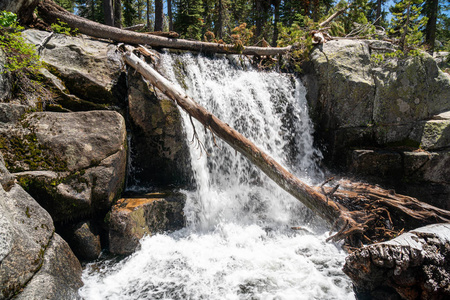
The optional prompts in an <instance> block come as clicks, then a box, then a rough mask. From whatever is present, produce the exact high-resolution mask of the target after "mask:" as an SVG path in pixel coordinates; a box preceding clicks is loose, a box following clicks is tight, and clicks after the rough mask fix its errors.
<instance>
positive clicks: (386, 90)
mask: <svg viewBox="0 0 450 300" xmlns="http://www.w3.org/2000/svg"><path fill="white" fill-rule="evenodd" d="M392 47H393V46H392V45H391V44H389V43H386V42H381V41H354V40H340V41H330V42H327V43H325V44H323V46H321V47H317V48H316V49H315V50H314V51H313V52H312V54H311V63H310V65H309V67H310V68H309V69H308V70H309V75H307V76H305V78H304V79H305V80H304V82H305V84H306V86H307V89H308V95H307V99H308V101H309V104H310V108H311V115H312V117H313V120H314V122H315V124H316V137H317V140H319V141H320V142H321V143H322V144H324V146H325V149H327V151H325V158H326V160H328V161H330V162H331V163H332V164H333V165H335V166H339V167H340V168H342V169H344V170H346V171H351V172H353V173H354V174H356V175H364V176H370V180H372V181H373V182H377V181H378V182H379V183H385V182H388V183H389V184H394V185H395V189H396V190H397V191H399V192H401V193H407V194H410V195H411V196H414V197H417V198H419V199H420V200H423V201H428V202H431V203H432V204H434V205H437V206H440V207H443V208H447V209H448V208H449V206H448V205H449V204H448V201H447V200H448V199H449V197H450V180H449V179H448V178H449V177H448V155H449V154H448V153H449V149H450V129H449V121H450V118H449V116H448V114H449V112H450V101H448V99H450V77H449V76H448V74H445V73H443V72H441V71H440V70H439V68H438V67H437V64H436V62H435V61H434V59H433V58H432V57H431V56H429V55H428V54H423V55H422V56H416V57H410V58H407V59H403V60H399V59H390V58H385V59H384V60H382V61H381V62H375V60H374V58H373V57H372V55H377V54H380V53H381V52H380V51H379V50H375V49H376V48H392ZM355 149H358V150H355ZM418 152H424V153H426V154H423V153H418ZM424 155H427V159H426V160H423V159H424V158H425V156H424ZM412 162H414V165H411V163H412ZM418 183H419V184H420V185H421V186H422V189H421V190H422V191H424V190H433V191H434V192H433V193H432V194H429V193H428V192H427V193H428V194H427V193H424V192H420V191H419V190H418V189H417V188H416V187H417V184H418ZM424 186H427V188H424Z"/></svg>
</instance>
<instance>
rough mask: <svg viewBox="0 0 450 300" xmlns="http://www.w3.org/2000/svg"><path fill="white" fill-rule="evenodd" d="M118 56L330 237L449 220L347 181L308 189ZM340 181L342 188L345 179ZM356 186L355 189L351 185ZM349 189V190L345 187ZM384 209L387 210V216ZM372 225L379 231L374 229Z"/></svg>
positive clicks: (368, 238) (129, 58)
mask: <svg viewBox="0 0 450 300" xmlns="http://www.w3.org/2000/svg"><path fill="white" fill-rule="evenodd" d="M123 59H124V61H125V62H126V63H127V64H128V65H130V66H131V67H133V68H134V69H136V70H137V71H138V72H139V73H140V74H141V75H142V76H143V77H144V78H145V79H147V80H148V81H149V82H150V83H151V84H152V85H154V86H155V87H157V88H158V89H159V90H160V91H161V92H162V93H164V94H165V95H166V96H168V97H169V98H170V99H172V100H174V101H175V102H176V103H177V104H178V105H179V106H180V107H181V108H182V109H183V110H184V111H186V112H187V113H188V114H189V115H190V116H191V117H193V118H195V119H196V120H198V121H199V122H200V123H201V124H202V125H203V126H205V128H207V129H209V130H210V131H211V132H212V133H213V134H215V135H217V136H218V137H220V138H221V139H222V140H224V141H225V142H226V143H228V144H229V145H230V146H231V147H233V148H234V149H235V150H236V151H239V152H240V153H241V154H242V155H244V156H245V157H246V158H247V159H248V160H250V161H251V162H252V163H253V164H254V165H256V166H257V167H258V168H260V169H261V171H263V172H264V173H265V174H266V175H267V176H269V178H271V179H272V180H273V181H274V182H275V183H277V184H278V185H279V186H280V187H281V188H283V189H284V190H286V191H287V192H288V193H290V194H291V195H293V196H294V197H295V198H297V199H298V200H299V201H301V202H302V203H303V204H304V205H306V206H307V207H308V208H310V209H311V210H313V211H314V212H315V213H317V214H318V215H319V216H321V217H322V218H323V219H324V220H325V221H327V222H328V223H330V224H333V228H340V230H339V232H338V233H337V234H336V235H334V236H333V237H331V238H332V239H333V240H345V242H346V244H347V245H348V246H350V247H359V246H361V245H362V242H366V243H367V242H373V241H379V240H385V239H386V238H390V237H392V235H395V234H398V233H399V232H400V231H401V230H402V229H403V228H406V226H407V224H404V223H405V222H402V221H401V220H405V219H406V220H409V219H413V220H415V222H414V226H416V225H417V224H420V225H419V226H422V225H426V224H430V223H437V222H449V221H450V212H449V211H446V210H441V209H438V208H436V207H433V206H431V205H428V204H425V203H421V202H419V201H418V200H417V199H414V198H411V197H406V196H402V195H397V194H395V193H389V192H388V191H385V190H382V189H381V188H377V187H373V186H370V185H357V186H356V187H352V184H351V183H350V184H347V186H346V187H347V189H350V190H345V189H343V188H341V189H337V188H336V187H334V188H333V187H323V186H322V187H316V188H313V187H310V186H308V185H307V184H305V183H304V182H303V181H301V180H300V179H299V178H297V177H295V176H294V175H293V174H291V173H290V172H288V171H287V170H286V169H285V168H284V167H282V166H281V165H280V164H279V163H278V162H276V161H275V160H274V159H273V158H271V157H270V156H269V155H267V154H266V153H264V152H263V151H261V150H260V149H259V148H258V147H257V146H256V145H255V144H253V143H252V142H251V141H250V140H249V139H247V138H245V137H244V136H243V135H242V134H240V133H239V132H237V131H236V130H234V129H233V128H231V127H230V126H229V125H228V124H226V123H225V122H223V121H221V120H220V119H218V118H217V117H216V116H214V115H213V114H211V113H210V112H208V111H207V110H206V109H205V108H204V107H202V106H200V105H199V104H198V103H196V102H195V101H194V100H193V99H191V98H190V97H189V96H187V95H186V94H185V93H184V92H183V91H181V90H179V89H178V88H177V87H176V86H174V85H173V84H171V83H170V82H169V81H168V80H167V79H165V78H164V77H163V76H161V75H160V74H159V73H158V72H157V71H156V70H154V69H153V68H152V67H151V66H149V65H148V64H147V63H145V62H144V61H142V60H140V59H139V58H138V57H137V56H136V55H134V54H133V53H132V51H126V52H125V53H124V54H123ZM341 184H342V186H343V187H345V182H342V183H341ZM358 187H359V188H360V190H358V189H357V188H358ZM351 189H354V190H355V191H351ZM361 203H362V204H367V205H362V204H361ZM393 208H395V210H393ZM390 210H391V211H393V213H392V214H391V213H390ZM391 215H392V216H395V217H398V218H399V220H400V221H399V220H397V219H395V218H394V219H393V218H392V217H391ZM375 225H376V226H378V227H377V228H379V229H377V230H374V228H375Z"/></svg>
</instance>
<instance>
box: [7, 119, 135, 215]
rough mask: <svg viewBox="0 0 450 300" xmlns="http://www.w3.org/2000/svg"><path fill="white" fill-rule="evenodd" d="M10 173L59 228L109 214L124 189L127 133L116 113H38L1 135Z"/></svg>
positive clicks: (8, 128) (123, 123)
mask: <svg viewBox="0 0 450 300" xmlns="http://www.w3.org/2000/svg"><path fill="white" fill-rule="evenodd" d="M0 141H1V148H2V150H3V152H4V154H5V161H6V163H7V167H8V168H9V170H11V171H12V172H14V175H15V176H16V178H17V179H18V180H19V182H20V183H21V185H22V186H24V187H25V188H26V189H27V190H29V191H30V193H31V194H32V195H33V197H35V198H36V199H37V200H38V201H39V203H40V204H41V205H43V206H44V208H46V209H47V210H48V211H49V212H50V214H51V215H52V217H53V219H54V220H55V221H56V222H61V221H67V220H76V219H80V218H81V217H83V216H87V215H90V214H92V213H93V212H95V211H98V210H107V209H109V207H110V206H111V204H112V201H113V200H114V199H116V198H117V197H118V196H119V195H120V192H121V190H122V188H123V184H124V178H125V170H126V149H125V148H126V130H125V122H124V119H123V117H122V116H121V115H120V114H118V113H116V112H111V111H92V112H80V113H52V112H42V113H32V114H29V115H28V116H27V117H26V118H24V119H23V120H21V121H20V122H18V123H17V124H15V125H9V126H7V127H6V128H3V130H0Z"/></svg>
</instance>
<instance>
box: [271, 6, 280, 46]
mask: <svg viewBox="0 0 450 300" xmlns="http://www.w3.org/2000/svg"><path fill="white" fill-rule="evenodd" d="M280 3H281V0H274V1H273V6H274V15H275V18H274V20H273V36H272V46H273V47H276V46H277V41H278V23H279V22H280Z"/></svg>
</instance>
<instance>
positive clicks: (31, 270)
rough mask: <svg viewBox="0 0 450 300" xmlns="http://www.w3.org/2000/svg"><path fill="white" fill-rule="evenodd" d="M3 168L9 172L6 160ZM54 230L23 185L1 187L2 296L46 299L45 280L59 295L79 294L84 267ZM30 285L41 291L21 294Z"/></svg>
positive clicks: (49, 218)
mask: <svg viewBox="0 0 450 300" xmlns="http://www.w3.org/2000/svg"><path fill="white" fill-rule="evenodd" d="M0 157H1V155H0ZM0 167H1V168H2V172H3V173H7V172H8V171H6V170H4V169H3V168H4V166H3V165H2V161H0ZM54 230H55V228H54V226H53V221H52V219H51V217H50V215H49V214H48V213H47V212H46V211H45V210H44V209H43V208H42V207H41V206H39V204H38V203H37V202H36V201H35V200H34V199H33V198H32V197H31V196H30V195H29V194H28V193H26V192H25V191H24V190H23V189H22V188H21V187H20V186H19V185H17V184H12V186H10V189H9V190H8V191H5V190H4V189H3V188H0V299H10V298H11V297H13V296H15V299H38V298H39V299H43V298H45V295H48V294H47V292H48V291H47V290H46V289H45V288H44V289H43V287H44V284H43V283H42V282H43V281H45V284H46V285H48V286H53V290H54V291H58V293H59V294H58V295H69V294H70V295H75V294H76V292H77V290H78V288H79V287H80V286H81V266H80V264H79V262H78V260H77V259H76V258H75V256H74V255H73V253H72V251H71V250H70V248H69V247H68V246H67V244H66V243H65V242H64V241H63V240H61V238H60V237H59V236H58V235H57V234H55V233H54ZM33 286H34V288H33ZM30 288H31V289H35V290H39V291H40V292H39V293H31V294H29V293H28V292H27V294H23V295H22V294H21V293H25V291H28V290H29V289H30ZM31 295H34V296H31ZM36 295H39V296H36ZM46 299H47V298H46ZM49 299H68V298H64V297H63V298H58V297H57V296H55V297H50V298H49Z"/></svg>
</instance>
